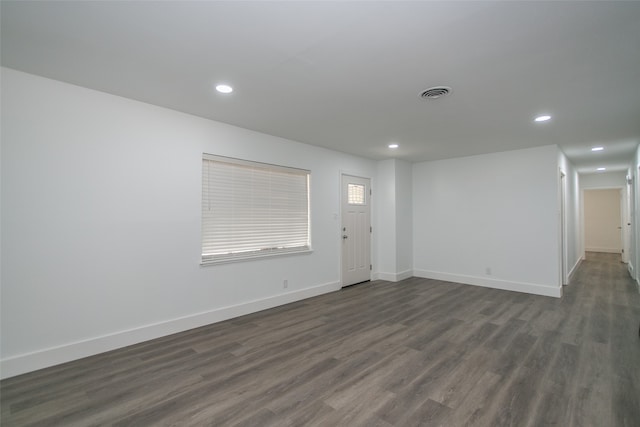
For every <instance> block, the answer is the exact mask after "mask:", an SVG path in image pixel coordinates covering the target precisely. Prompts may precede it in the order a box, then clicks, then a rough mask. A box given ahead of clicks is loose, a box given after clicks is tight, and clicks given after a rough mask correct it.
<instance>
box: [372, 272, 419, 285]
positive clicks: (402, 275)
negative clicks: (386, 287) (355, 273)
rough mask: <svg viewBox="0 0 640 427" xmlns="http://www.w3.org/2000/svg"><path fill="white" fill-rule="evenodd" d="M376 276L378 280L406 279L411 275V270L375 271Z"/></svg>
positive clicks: (394, 280)
mask: <svg viewBox="0 0 640 427" xmlns="http://www.w3.org/2000/svg"><path fill="white" fill-rule="evenodd" d="M376 276H377V278H378V279H379V280H387V281H389V282H399V281H401V280H404V279H408V278H409V277H411V276H413V270H405V271H401V272H399V273H382V272H379V273H377V275H376Z"/></svg>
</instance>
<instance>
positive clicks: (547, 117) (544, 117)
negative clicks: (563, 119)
mask: <svg viewBox="0 0 640 427" xmlns="http://www.w3.org/2000/svg"><path fill="white" fill-rule="evenodd" d="M550 119H551V116H546V115H545V116H538V117H536V118H535V121H536V122H546V121H547V120H550Z"/></svg>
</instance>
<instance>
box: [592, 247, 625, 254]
mask: <svg viewBox="0 0 640 427" xmlns="http://www.w3.org/2000/svg"><path fill="white" fill-rule="evenodd" d="M585 251H587V252H604V253H607V254H621V253H622V250H621V249H620V248H617V249H616V248H586V249H585Z"/></svg>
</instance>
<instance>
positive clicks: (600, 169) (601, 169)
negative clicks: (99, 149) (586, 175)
mask: <svg viewBox="0 0 640 427" xmlns="http://www.w3.org/2000/svg"><path fill="white" fill-rule="evenodd" d="M596 170H599V171H606V170H607V168H598V169H596Z"/></svg>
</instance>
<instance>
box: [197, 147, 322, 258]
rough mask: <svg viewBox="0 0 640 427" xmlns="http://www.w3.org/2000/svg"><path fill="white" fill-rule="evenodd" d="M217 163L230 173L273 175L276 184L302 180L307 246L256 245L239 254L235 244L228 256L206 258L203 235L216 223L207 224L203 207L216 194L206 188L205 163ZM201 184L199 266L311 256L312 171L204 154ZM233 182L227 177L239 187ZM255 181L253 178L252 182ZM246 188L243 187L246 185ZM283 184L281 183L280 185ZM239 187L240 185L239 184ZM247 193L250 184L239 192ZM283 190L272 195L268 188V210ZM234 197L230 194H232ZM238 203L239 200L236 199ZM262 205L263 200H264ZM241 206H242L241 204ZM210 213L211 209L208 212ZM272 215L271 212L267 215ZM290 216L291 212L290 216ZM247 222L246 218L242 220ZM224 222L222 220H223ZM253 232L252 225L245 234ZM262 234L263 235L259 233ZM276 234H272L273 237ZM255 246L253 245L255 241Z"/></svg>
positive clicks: (299, 214)
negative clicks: (248, 171)
mask: <svg viewBox="0 0 640 427" xmlns="http://www.w3.org/2000/svg"><path fill="white" fill-rule="evenodd" d="M209 161H210V162H216V163H220V164H222V165H224V166H222V167H226V168H231V169H233V168H234V167H238V168H239V169H236V171H240V168H241V169H243V170H244V171H245V173H246V172H247V171H246V169H247V168H248V169H249V170H251V171H252V172H256V173H257V174H258V175H262V174H265V173H266V174H269V176H270V177H271V176H272V175H271V174H275V175H273V176H275V177H276V178H275V179H276V180H278V178H280V179H285V180H287V179H291V182H294V181H295V178H291V176H296V177H305V181H306V182H305V184H306V188H305V191H304V192H301V194H300V195H302V196H303V197H305V198H306V200H305V201H304V205H306V244H305V245H297V246H292V247H260V245H259V244H257V243H256V245H255V248H252V249H251V250H242V251H238V250H237V248H236V246H235V243H232V244H231V247H230V248H229V251H228V252H225V253H217V254H206V255H205V246H206V244H207V241H206V236H205V233H206V232H207V230H209V231H211V229H212V228H214V227H216V224H215V223H213V222H212V223H207V221H210V220H212V219H211V217H210V215H211V214H207V213H206V211H205V209H206V207H205V204H207V205H208V206H210V200H211V198H212V196H214V195H213V193H214V192H215V190H211V188H213V187H211V188H210V187H209V185H210V184H211V177H210V176H209V173H210V170H209V169H208V168H209V165H211V164H210V163H207V162H209ZM201 178H202V179H201V182H202V193H201V229H200V243H201V251H200V265H201V266H210V265H217V264H224V263H230V262H241V261H247V260H253V259H262V258H269V257H277V256H287V255H296V254H308V253H311V252H313V249H312V247H311V171H309V170H306V169H301V168H293V167H288V166H282V165H275V164H271V163H264V162H256V161H251V160H245V159H238V158H233V157H225V156H218V155H213V154H207V153H203V154H202V176H201ZM234 179H235V178H233V177H230V181H232V182H234V183H235V185H238V182H236V181H233V180H234ZM253 179H255V178H253ZM260 182H262V181H257V180H255V181H251V183H258V185H260ZM269 182H270V184H272V183H273V182H272V181H269ZM245 184H246V183H245ZM281 184H282V183H281ZM300 184H301V183H300V182H297V183H296V185H300ZM240 185H241V184H240ZM217 188H218V190H219V191H220V189H222V192H225V190H224V189H223V187H220V186H219V187H217ZM249 189H253V187H252V186H251V184H249V186H248V187H242V188H241V190H244V191H249ZM284 191H285V190H284V189H283V188H282V187H281V188H279V189H275V190H274V191H271V186H270V185H269V197H268V200H269V206H270V208H271V205H272V203H273V201H274V197H273V195H274V193H276V194H277V193H278V192H279V193H280V194H283V192H284ZM231 193H233V191H232V192H231ZM239 200H240V199H239ZM251 200H253V198H251ZM263 201H264V199H263ZM226 202H227V203H231V207H229V206H227V205H223V207H226V208H227V209H231V210H232V211H233V210H234V209H235V208H236V207H237V206H236V205H235V204H234V203H236V202H234V201H229V200H226ZM241 203H244V202H241ZM294 203H298V204H300V203H303V201H302V200H301V199H299V200H298V201H297V202H294ZM209 209H211V208H209ZM269 212H272V211H269ZM301 212H302V211H300V212H294V213H293V215H297V220H298V221H299V222H298V225H300V224H301V222H300V220H301V218H302V215H301ZM289 213H290V214H291V212H289ZM230 218H231V221H232V222H233V220H234V219H237V216H236V215H234V214H231V216H227V217H226V218H225V219H226V220H227V221H229V219H230ZM245 219H246V218H245ZM278 219H280V221H282V219H283V218H278ZM223 221H224V220H223ZM235 226H236V224H235V223H234V225H233V226H232V227H235ZM218 227H220V224H218ZM265 227H266V228H269V227H276V228H277V222H276V223H274V222H270V223H269V225H266V226H265ZM252 228H255V226H254V225H249V226H248V229H246V230H244V232H245V233H246V232H248V231H250V229H252ZM230 233H231V234H233V232H230ZM260 233H262V232H260ZM265 235H267V236H268V235H269V234H268V233H266V234H264V233H263V234H259V237H264V236H265ZM275 235H277V234H274V236H275ZM289 237H291V235H289ZM298 240H300V236H298ZM213 241H214V240H213V239H210V242H213ZM254 242H255V241H254Z"/></svg>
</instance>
